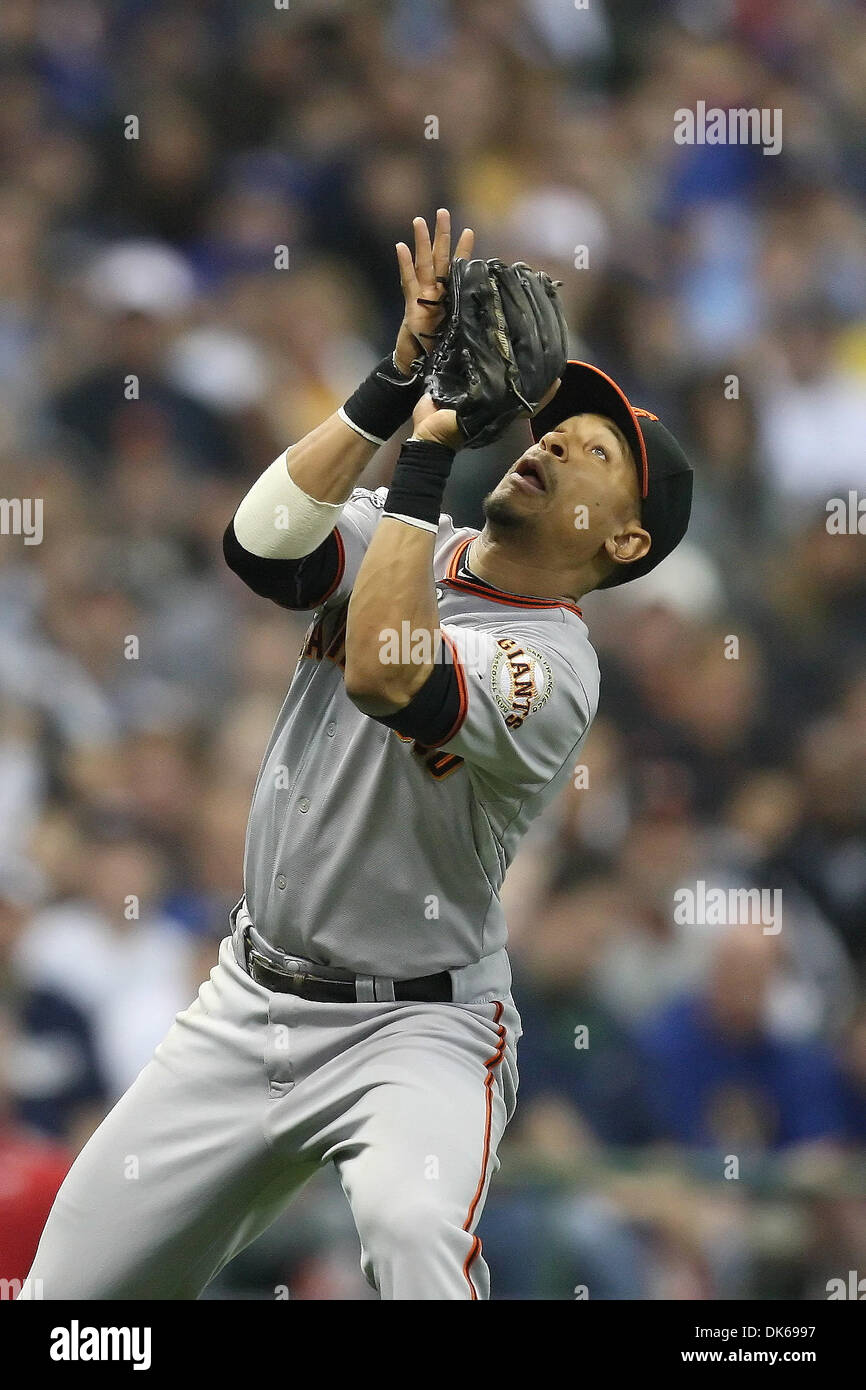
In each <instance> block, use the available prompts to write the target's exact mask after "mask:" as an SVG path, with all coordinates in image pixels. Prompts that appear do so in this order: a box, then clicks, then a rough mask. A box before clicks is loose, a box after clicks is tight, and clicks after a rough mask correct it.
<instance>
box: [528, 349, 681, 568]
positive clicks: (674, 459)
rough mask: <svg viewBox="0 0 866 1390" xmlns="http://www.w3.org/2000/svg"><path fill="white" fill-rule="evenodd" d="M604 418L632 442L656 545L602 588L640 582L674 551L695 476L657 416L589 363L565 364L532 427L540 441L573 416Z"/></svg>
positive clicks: (644, 520)
mask: <svg viewBox="0 0 866 1390" xmlns="http://www.w3.org/2000/svg"><path fill="white" fill-rule="evenodd" d="M587 414H589V415H606V416H607V418H608V419H609V420H613V422H614V424H615V425H618V426H619V428H620V429H621V430H622V432H623V434H624V435H625V437H626V439H627V440H628V444H629V448H630V449H631V451H632V454H633V455H634V460H635V464H636V465H637V474H638V483H639V485H640V494H641V499H642V501H641V516H640V519H641V525H642V526H644V527H646V529H647V531H648V532H649V534H650V538H651V541H652V544H651V546H650V549H649V551H648V552H647V554H646V555H645V556H644V557H643V559H642V560H636V561H635V562H634V564H632V565H617V567H616V569H615V571H614V573H613V574H612V575H611V576H610V578H609V579H606V580H605V581H604V583H603V584H600V585H599V588H601V589H611V588H613V587H614V585H616V584H626V583H628V581H629V580H630V579H640V578H641V576H642V575H644V574H649V572H650V570H652V569H655V567H656V565H658V564H660V563H661V561H662V560H663V559H664V558H665V556H666V555H670V553H671V551H672V550H674V549H676V547H677V546H678V545H679V543H680V541H681V540H682V538H683V536H684V535H685V534H686V529H687V527H688V524H689V517H690V515H691V511H692V483H693V480H694V471H693V469H692V465H691V464H690V463H689V461H688V459H687V458H686V456H685V454H684V453H683V451H682V449H681V447H680V445H679V444H678V443H677V441H676V440H675V439H674V437H673V435H672V434H671V432H670V430H668V429H666V428H665V426H664V425H663V424H662V422H661V421H660V420H659V418H658V416H657V415H652V414H650V412H649V411H648V410H639V409H638V408H637V407H636V406H633V405H632V404H631V402H630V401H629V399H628V397H627V396H626V394H625V392H624V391H623V390H622V388H621V387H620V386H617V384H616V382H615V381H614V380H613V379H612V377H609V376H607V374H606V373H605V372H603V371H602V370H601V368H600V367H593V366H591V365H590V363H589V362H566V364H565V371H564V372H563V375H562V385H561V386H560V388H559V390H558V391H557V393H556V395H555V396H554V397H553V400H552V401H549V402H548V404H547V405H546V406H545V407H544V409H543V410H540V411H539V412H538V414H537V415H533V417H532V419H531V420H530V422H529V426H530V429H531V430H532V437H533V439H534V440H536V442H537V441H538V440H539V439H541V437H542V435H545V434H547V432H548V430H553V429H556V427H557V425H561V424H562V422H563V420H567V419H568V418H569V416H571V415H587Z"/></svg>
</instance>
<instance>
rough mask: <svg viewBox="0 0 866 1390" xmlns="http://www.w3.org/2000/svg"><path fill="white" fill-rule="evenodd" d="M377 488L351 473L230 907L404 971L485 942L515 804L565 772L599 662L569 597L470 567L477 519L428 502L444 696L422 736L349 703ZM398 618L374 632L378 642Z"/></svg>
mask: <svg viewBox="0 0 866 1390" xmlns="http://www.w3.org/2000/svg"><path fill="white" fill-rule="evenodd" d="M385 496H386V490H385V489H384V488H380V489H379V490H378V491H376V492H370V491H368V490H366V489H364V488H357V489H356V490H355V491H354V493H353V494H352V497H351V499H350V501H349V502H348V503H347V505H346V507H345V509H344V511H343V513H342V515H341V518H340V522H339V526H338V534H339V541H340V551H341V563H340V574H339V578H338V580H337V583H336V586H335V587H334V588H333V591H332V592H331V594H330V595H329V596H328V597H327V599H326V600H325V601H324V603H322V605H321V606H320V607H319V608H318V609H317V610H316V611H315V614H314V617H313V621H312V623H311V625H310V628H309V630H308V632H307V634H306V639H305V641H304V645H303V649H302V652H301V656H300V658H299V660H298V665H297V669H296V671H295V674H294V678H293V680H292V683H291V687H290V689H289V692H288V695H287V697H286V700H285V703H284V705H283V707H282V709H281V711H280V713H279V716H278V718H277V722H276V726H275V728H274V731H273V734H272V736H271V739H270V742H269V744H268V748H267V751H266V753H265V757H264V762H263V764H262V768H261V771H260V774H259V778H258V781H257V784H256V788H255V793H254V796H253V801H252V808H251V812H250V818H249V825H248V830H247V842H246V855H245V871H244V885H245V893H246V900H247V906H248V908H249V912H250V915H251V917H252V920H253V922H254V923H255V926H256V929H257V931H258V933H259V934H260V936H261V937H262V938H264V941H265V942H266V943H267V944H268V945H270V946H272V947H275V948H277V949H278V950H281V951H285V952H287V953H289V954H298V955H301V956H305V957H308V958H310V959H312V960H316V961H318V962H320V963H321V964H324V965H337V966H343V967H346V968H349V969H351V970H354V971H356V972H358V973H360V974H371V975H386V976H392V977H393V978H395V979H407V978H411V977H413V976H417V975H427V974H432V973H434V972H437V971H440V970H449V969H450V970H455V969H459V968H461V967H463V966H465V965H467V964H469V963H471V962H477V961H480V960H482V959H483V958H485V957H490V956H492V955H494V954H495V953H496V952H500V951H502V949H503V947H504V944H505V939H506V925H505V919H504V916H503V911H502V907H501V905H500V901H499V891H500V888H501V885H502V881H503V878H504V875H505V871H506V868H507V867H508V864H509V863H510V861H511V860H512V858H513V856H514V853H515V851H516V849H517V846H518V844H519V842H520V839H521V837H522V835H523V834H524V832H525V831H526V829H527V827H528V825H529V824H530V822H531V821H532V819H533V818H534V817H535V816H537V815H538V814H539V812H540V811H542V810H543V808H544V807H545V806H546V805H547V804H548V803H549V802H550V800H551V799H552V798H553V797H555V796H556V794H557V792H558V791H559V790H560V788H561V787H562V786H563V784H564V783H565V782H566V780H567V779H568V778H569V776H570V775H571V773H572V769H573V767H574V764H575V760H576V758H577V756H578V753H579V750H580V747H581V744H582V743H583V740H584V739H585V737H586V734H587V731H588V729H589V726H590V724H591V722H592V719H593V717H594V715H595V711H596V707H597V703H598V686H599V672H598V662H597V660H596V656H595V652H594V651H593V648H592V646H591V644H590V641H589V637H588V633H587V629H586V625H585V624H584V622H583V619H582V617H581V614H580V610H579V609H578V608H577V607H575V605H574V604H572V603H569V602H567V601H565V600H562V601H557V600H551V599H538V598H527V597H521V596H518V595H514V594H507V593H504V592H502V591H501V590H497V589H494V588H493V587H492V586H490V585H489V584H486V583H484V582H483V581H481V580H479V579H478V578H477V577H475V576H473V575H472V573H471V571H469V569H468V567H467V563H466V557H467V551H468V549H469V546H470V543H471V541H472V539H473V537H474V536H475V535H476V534H477V533H476V532H475V531H472V530H469V529H466V528H464V529H457V528H455V527H454V525H453V523H452V522H451V519H450V517H445V516H443V517H442V519H441V523H440V526H439V532H438V535H437V539H436V546H435V552H434V566H433V573H434V578H435V580H436V592H437V597H438V600H439V612H440V620H441V628H442V632H443V636H444V639H445V641H444V643H443V647H444V650H445V653H446V656H447V658H448V659H452V660H453V661H454V662H455V663H456V666H457V674H458V680H459V686H460V696H461V699H460V710H459V713H458V716H457V718H456V720H455V723H454V727H453V732H451V733H450V734H449V736H448V737H447V738H446V739H445V740H444V741H442V742H440V743H439V745H438V746H437V747H436V748H428V747H424V746H419V744H418V743H417V741H413V740H410V739H407V738H405V737H403V736H401V735H400V734H398V733H395V732H394V731H392V730H391V729H389V728H387V727H385V726H383V725H382V724H381V723H378V722H377V721H376V720H374V719H372V718H369V717H368V716H367V715H365V714H362V713H361V712H360V711H359V710H358V709H357V708H356V707H355V706H354V705H353V704H352V702H351V701H350V700H349V698H348V696H347V695H346V692H345V688H344V682H343V666H344V651H345V630H346V616H347V608H348V601H349V597H350V595H351V590H352V586H353V584H354V582H355V579H356V577H357V574H358V570H359V568H360V565H361V562H362V560H363V557H364V553H365V551H366V548H367V546H368V545H369V543H370V540H371V537H372V535H373V532H374V530H375V527H376V525H377V524H378V522H379V519H380V517H381V515H382V506H383V503H384V500H385ZM412 640H413V638H412V634H410V633H409V632H408V631H406V630H405V628H404V631H403V632H402V633H399V634H397V633H395V634H383V638H382V643H383V647H382V650H383V655H384V656H385V657H387V655H388V654H389V643H390V644H391V646H393V645H394V644H397V645H398V646H399V645H400V644H403V645H405V644H406V643H410V644H411V641H412Z"/></svg>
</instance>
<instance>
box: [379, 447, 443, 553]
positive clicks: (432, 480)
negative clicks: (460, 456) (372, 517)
mask: <svg viewBox="0 0 866 1390" xmlns="http://www.w3.org/2000/svg"><path fill="white" fill-rule="evenodd" d="M454 454H455V450H454V449H450V448H449V447H448V445H447V444H438V443H437V442H436V441H435V440H432V439H407V440H406V443H405V444H404V445H403V447H402V449H401V450H400V457H399V458H398V460H397V467H396V468H395V469H394V476H393V478H392V479H391V486H390V488H389V489H388V496H387V497H386V498H385V513H386V515H388V514H390V515H391V516H404V517H408V518H411V519H413V520H415V521H419V522H421V523H423V525H424V526H425V528H426V529H428V530H431V531H436V530H438V529H439V514H440V512H441V511H442V497H443V494H444V492H445V484H446V483H447V481H448V475H449V473H450V472H451V465H452V463H453V462H454Z"/></svg>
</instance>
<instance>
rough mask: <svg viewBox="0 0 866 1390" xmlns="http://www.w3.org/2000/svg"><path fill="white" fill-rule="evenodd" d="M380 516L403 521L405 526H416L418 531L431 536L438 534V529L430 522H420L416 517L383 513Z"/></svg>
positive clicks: (398, 513)
mask: <svg viewBox="0 0 866 1390" xmlns="http://www.w3.org/2000/svg"><path fill="white" fill-rule="evenodd" d="M382 515H383V516H389V517H390V518H391V520H392V521H403V522H405V523H406V525H407V526H417V527H418V530H419V531H429V532H430V534H431V535H433V536H438V534H439V527H438V526H434V525H433V522H432V521H421V520H420V519H419V518H418V517H417V516H404V514H403V513H402V512H383V513H382Z"/></svg>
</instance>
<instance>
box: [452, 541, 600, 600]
mask: <svg viewBox="0 0 866 1390" xmlns="http://www.w3.org/2000/svg"><path fill="white" fill-rule="evenodd" d="M474 539H475V538H474V536H469V537H468V538H467V539H466V540H465V541H461V543H460V545H459V546H458V547H457V549H456V550H455V552H454V554H453V555H452V557H451V563H450V564H449V566H448V574H447V575H446V577H445V579H444V580H443V581H442V582H443V583H444V584H450V586H451V587H452V588H453V589H462V590H463V591H464V592H466V593H469V594H479V595H480V597H481V598H486V599H489V600H490V602H491V603H502V604H504V605H505V607H506V608H567V609H568V610H569V612H570V613H576V614H577V616H578V617H579V618H582V617H583V614H582V613H581V611H580V609H579V608H578V606H577V604H576V603H568V602H567V600H565V599H559V598H533V597H532V596H531V595H529V594H509V593H506V592H503V593H502V595H501V596H500V595H499V594H498V593H496V592H495V591H494V590H492V589H489V588H487V587H486V586H485V585H484V584H475V583H473V582H472V580H471V579H461V578H460V577H459V576H458V570H459V568H460V561H461V560H462V558H463V552H464V551H465V550H466V547H467V546H468V545H471V543H472V541H473V540H474Z"/></svg>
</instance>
